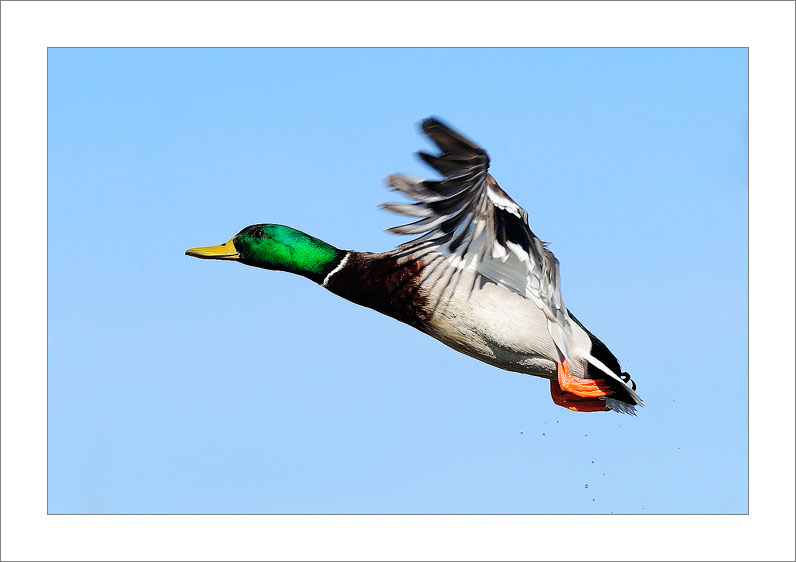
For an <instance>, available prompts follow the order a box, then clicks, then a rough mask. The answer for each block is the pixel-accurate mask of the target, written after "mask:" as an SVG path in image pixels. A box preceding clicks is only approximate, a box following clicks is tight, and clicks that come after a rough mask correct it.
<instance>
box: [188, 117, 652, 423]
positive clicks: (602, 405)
mask: <svg viewBox="0 0 796 562" xmlns="http://www.w3.org/2000/svg"><path fill="white" fill-rule="evenodd" d="M422 128H423V132H424V133H425V134H426V135H428V137H429V138H430V139H431V140H432V141H433V142H434V143H435V144H436V145H437V147H438V148H439V150H440V154H437V155H431V154H426V153H424V152H420V153H419V156H420V158H421V159H422V160H423V161H425V162H426V163H427V164H428V165H429V166H431V167H432V168H434V169H435V170H436V171H437V172H439V173H440V174H441V175H442V176H443V177H444V178H443V179H441V180H423V179H419V178H412V177H408V176H405V175H392V176H389V177H388V178H387V183H388V185H389V186H390V187H392V188H393V189H395V190H397V191H400V192H402V193H403V194H405V195H406V196H408V197H409V198H410V199H411V200H413V201H414V202H411V203H387V204H384V205H382V207H383V208H385V209H387V210H389V211H393V212H396V213H400V214H402V215H407V216H409V217H413V218H414V219H416V220H413V221H412V222H409V223H408V224H404V225H402V226H396V227H393V228H391V229H389V230H390V231H391V232H393V233H395V234H404V235H413V236H415V238H413V239H412V240H411V241H410V242H407V243H404V244H402V245H400V246H399V247H398V248H396V249H395V250H391V251H388V252H383V253H371V252H357V251H354V250H341V249H338V248H336V247H334V246H332V245H331V244H329V243H327V242H324V241H322V240H319V239H318V238H314V237H313V236H310V235H308V234H305V233H304V232H301V231H298V230H296V229H293V228H290V227H288V226H283V225H278V224H255V225H252V226H247V227H246V228H244V229H243V230H241V231H240V232H239V233H238V234H237V235H235V236H234V237H233V238H232V239H231V240H229V241H228V242H226V243H224V244H221V245H218V246H208V247H202V248H193V249H190V250H187V251H186V252H185V253H186V254H187V255H189V256H193V257H197V258H203V259H216V260H234V261H237V262H239V263H242V264H245V265H251V266H254V267H261V268H264V269H273V270H279V271H287V272H290V273H295V274H298V275H302V276H304V277H307V278H308V279H311V280H312V281H314V282H316V283H318V284H319V285H321V286H322V287H324V288H326V289H327V290H329V291H331V292H332V293H335V294H337V295H339V296H341V297H343V298H345V299H347V300H349V301H352V302H354V303H356V304H359V305H362V306H366V307H368V308H372V309H374V310H377V311H378V312H381V313H383V314H386V315H388V316H391V317H393V318H395V319H397V320H399V321H401V322H404V323H406V324H409V325H410V326H413V327H415V328H417V329H418V330H420V331H421V332H424V333H426V334H428V335H430V336H431V337H433V338H436V339H438V340H439V341H441V342H442V343H444V344H445V345H448V346H450V347H451V348H453V349H455V350H456V351H459V352H461V353H465V354H467V355H469V356H471V357H474V358H476V359H479V360H481V361H484V362H486V363H489V364H490V365H494V366H495V367H499V368H501V369H505V370H508V371H515V372H519V373H525V374H528V375H535V376H538V377H542V378H546V379H549V380H550V393H551V396H552V399H553V402H554V403H555V404H558V405H559V406H562V407H564V408H567V409H569V410H573V411H578V412H596V411H607V410H614V411H617V412H622V413H626V414H635V407H636V406H641V405H643V402H642V400H641V398H640V397H639V395H638V394H637V393H636V384H635V382H634V381H633V380H632V379H631V378H630V376H629V375H628V374H627V373H625V372H623V371H622V369H621V368H620V366H619V362H618V361H617V359H616V357H615V356H614V355H613V354H612V353H611V352H610V351H609V350H608V348H607V347H606V346H605V344H603V342H602V341H600V340H599V339H598V338H597V337H596V336H595V335H594V334H592V333H591V332H589V330H587V329H586V328H585V326H583V324H581V323H580V322H579V321H578V319H577V318H576V317H575V315H574V314H572V313H571V312H570V311H569V310H568V309H567V308H566V306H564V301H563V300H562V297H561V281H560V277H559V270H558V259H556V257H555V256H554V255H553V252H551V251H550V250H549V249H548V248H547V245H546V243H544V242H542V241H541V240H540V239H539V238H537V237H536V235H535V234H534V233H533V232H532V231H531V229H530V227H529V226H528V213H527V212H526V211H525V210H524V209H523V208H522V207H520V206H519V205H518V204H517V203H516V202H515V201H514V200H513V199H512V198H511V197H509V195H508V194H507V193H506V192H505V191H503V189H501V187H500V186H499V185H498V183H497V181H495V178H494V177H492V175H491V174H489V173H488V168H489V157H488V156H487V153H486V151H485V150H484V149H482V148H481V147H479V146H478V145H476V144H475V143H473V142H472V141H470V140H469V139H467V138H465V137H463V136H462V135H460V134H459V133H457V132H455V131H453V130H452V129H451V128H449V127H448V126H446V125H445V124H443V123H442V122H440V121H439V120H437V119H433V118H432V119H427V120H425V121H424V122H423V123H422Z"/></svg>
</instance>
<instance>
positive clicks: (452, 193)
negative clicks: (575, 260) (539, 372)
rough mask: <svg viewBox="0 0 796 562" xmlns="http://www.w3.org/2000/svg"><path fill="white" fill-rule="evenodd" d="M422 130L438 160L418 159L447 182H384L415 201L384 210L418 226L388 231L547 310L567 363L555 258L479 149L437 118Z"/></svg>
mask: <svg viewBox="0 0 796 562" xmlns="http://www.w3.org/2000/svg"><path fill="white" fill-rule="evenodd" d="M423 131H424V132H425V133H426V135H428V137H429V138H430V139H431V140H432V141H434V143H435V144H436V145H437V146H438V147H439V149H440V150H441V152H442V153H441V154H440V155H438V156H432V155H430V154H426V153H424V152H420V153H419V156H420V158H422V159H423V160H424V161H425V162H426V163H427V164H428V165H430V166H431V167H433V168H434V169H435V170H437V171H438V172H440V173H441V174H442V175H443V176H445V179H443V180H439V181H432V180H422V179H418V178H411V177H408V176H403V175H392V176H390V177H388V178H387V182H388V184H389V185H390V186H391V187H393V188H394V189H397V190H398V191H401V192H403V193H404V194H406V195H408V196H409V197H411V198H412V199H414V200H415V201H416V202H415V203H412V204H397V203H395V204H393V203H386V204H384V205H382V207H383V208H385V209H388V210H390V211H395V212H397V213H401V214H404V215H409V216H412V217H417V218H418V219H419V220H417V221H414V222H411V223H409V224H405V225H402V226H396V227H393V228H391V229H389V230H390V232H393V233H395V234H409V235H419V236H418V237H417V238H415V239H413V240H412V241H411V242H409V243H408V244H407V245H415V244H422V243H428V244H433V245H435V246H437V247H438V250H439V251H440V252H441V253H443V254H446V255H447V256H448V259H449V260H450V261H451V262H452V264H454V265H457V266H461V264H469V265H470V266H472V267H475V269H476V270H477V271H478V272H479V273H481V274H482V275H484V276H485V277H487V278H489V279H491V280H492V281H494V282H495V283H498V284H500V285H503V286H504V287H506V288H508V289H510V290H512V291H514V292H516V293H518V294H520V295H523V296H525V297H526V298H528V299H531V300H532V301H533V302H535V303H536V305H537V306H539V308H541V309H542V310H543V311H544V313H545V315H546V316H547V319H548V321H549V323H550V324H551V325H550V326H549V327H550V329H551V335H553V339H554V340H555V341H556V345H558V346H559V349H560V351H561V352H562V353H564V354H565V356H566V343H565V341H563V340H564V339H565V338H564V337H563V335H564V334H560V333H558V332H559V330H563V331H564V332H566V333H569V332H570V325H569V315H568V313H567V309H566V307H565V306H564V302H563V300H562V298H561V282H560V279H559V274H558V260H557V259H556V257H555V256H554V255H553V252H551V251H550V250H548V249H547V247H546V245H545V243H544V242H542V241H541V240H539V238H537V237H536V236H535V235H534V233H533V232H532V231H531V229H530V227H529V226H528V213H527V212H526V211H525V210H524V209H523V208H522V207H520V206H519V205H518V204H517V203H516V202H515V201H514V200H513V199H512V198H511V197H509V195H508V194H507V193H506V192H505V191H503V190H502V189H501V188H500V186H499V185H498V183H497V181H495V178H493V177H492V176H491V175H490V174H489V173H488V172H487V169H488V168H489V157H488V156H487V154H486V151H485V150H484V149H482V148H481V147H479V146H478V145H476V144H474V143H473V142H472V141H470V140H468V139H466V138H464V137H463V136H461V135H459V134H458V133H456V132H455V131H453V130H451V129H450V128H449V127H447V126H446V125H444V124H443V123H441V122H440V121H438V120H436V119H428V120H426V121H424V122H423ZM557 336H559V337H557Z"/></svg>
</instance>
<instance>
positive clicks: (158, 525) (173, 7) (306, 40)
mask: <svg viewBox="0 0 796 562" xmlns="http://www.w3.org/2000/svg"><path fill="white" fill-rule="evenodd" d="M0 10H2V51H1V52H2V98H0V99H1V101H2V120H0V124H1V126H2V168H0V172H1V173H2V176H1V177H2V205H1V206H0V212H2V220H1V221H0V225H1V229H2V230H1V234H2V237H1V240H2V283H1V284H0V287H1V288H2V309H1V310H2V350H3V353H2V395H1V396H2V473H1V475H2V495H0V498H1V501H2V543H1V547H2V552H1V553H0V556H1V557H2V559H3V560H181V559H193V560H226V559H229V560H255V559H260V560H274V559H276V560H306V559H340V560H367V559H403V560H411V559H426V560H440V559H460V560H461V559H473V560H475V559H484V560H486V559H503V560H518V559H524V560H530V559H543V560H572V559H595V560H643V559H668V560H673V559H679V558H683V559H692V560H699V559H727V560H730V559H736V560H754V559H759V560H766V559H767V560H793V559H794V545H793V529H794V408H793V401H792V397H793V396H794V380H793V373H794V357H793V342H794V66H796V65H795V64H794V15H795V14H794V3H792V2H641V3H636V2H561V3H557V2H537V3H525V2H488V3H481V2H465V3H462V2H456V3H449V2H381V3H369V2H303V3H290V2H272V3H258V2H228V3H223V2H112V3H105V2H7V1H6V2H3V3H2V6H1V7H0ZM429 21H432V22H445V24H444V25H436V26H434V31H433V33H428V31H427V30H428V26H427V25H423V22H429ZM331 22H334V23H333V24H332V23H331ZM50 46H58V47H67V46H126V47H132V46H175V47H176V46H242V47H251V46H327V47H328V46H426V47H429V46H512V47H518V46H545V47H556V46H561V47H573V46H589V47H599V46H605V47H612V46H650V47H666V46H671V47H683V46H688V47H697V46H704V47H716V46H723V47H728V46H732V47H749V48H750V59H749V60H750V127H749V131H750V171H751V175H750V203H749V207H750V259H749V266H750V286H749V294H750V311H749V312H750V313H749V322H750V338H749V345H750V348H749V356H750V360H751V361H750V363H751V364H750V508H749V509H750V515H748V516H653V515H648V516H611V519H601V520H600V521H595V520H593V519H592V518H591V517H589V516H523V515H514V516H300V515H299V516H233V515H226V516H48V515H46V505H47V504H46V495H45V493H46V468H47V467H46V462H45V459H46V431H47V428H46V423H45V420H46V407H45V398H46V390H47V389H46V372H47V360H46V347H47V332H46V320H47V314H46V298H47V289H46V280H47V275H46V267H47V264H46V259H45V257H46V256H45V254H44V252H42V251H41V249H43V248H45V247H46V245H47V237H46V230H45V228H44V225H45V224H46V208H47V206H46V204H47V199H46V185H47V184H46V182H47V176H46V169H47V168H46V158H47V152H46V151H47V145H46V131H47V128H46V127H47V122H46V118H47V115H46V107H47V106H46V95H47V90H46V81H47V67H46V64H47V47H50ZM20 233H24V234H25V242H26V243H25V246H21V245H20V242H19V238H18V235H19V234H20ZM31 247H32V248H34V250H35V251H32V252H31V251H26V250H27V249H28V248H31ZM738 251H744V249H743V248H738ZM705 360H706V361H709V358H708V357H706V358H705ZM695 368H696V369H697V370H698V366H695ZM709 399H710V397H706V400H709ZM727 407H729V408H731V407H733V405H732V404H728V405H727ZM684 421H685V420H684ZM716 470H721V467H716ZM532 477H534V476H533V475H529V478H532ZM603 517H604V516H603ZM583 524H586V525H587V526H588V527H587V528H590V529H592V530H593V532H594V533H595V535H594V536H595V540H594V541H592V540H584V541H578V540H573V535H572V531H570V530H569V529H571V528H572V525H574V526H575V527H574V528H575V529H577V527H578V526H580V525H583ZM611 529H614V530H615V531H611ZM576 532H577V531H576ZM608 538H610V541H611V542H610V546H608V547H607V548H602V547H601V544H602V543H603V541H604V540H605V539H608Z"/></svg>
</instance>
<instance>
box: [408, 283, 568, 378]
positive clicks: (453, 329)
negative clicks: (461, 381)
mask: <svg viewBox="0 0 796 562" xmlns="http://www.w3.org/2000/svg"><path fill="white" fill-rule="evenodd" d="M449 273H450V270H447V272H446V273H445V274H444V275H442V276H441V275H440V274H435V272H433V271H432V272H431V273H430V274H429V275H428V277H427V278H426V279H425V280H424V281H423V287H424V288H426V289H427V290H428V291H429V296H430V298H431V302H434V303H438V304H437V306H436V309H435V310H434V311H433V314H432V316H431V320H430V322H429V335H431V336H433V337H434V338H436V339H438V340H440V341H441V342H442V343H444V344H445V345H448V346H450V347H452V348H453V349H455V350H457V351H460V352H461V353H465V354H467V355H470V356H471V357H475V358H476V359H479V360H481V361H484V362H486V363H489V364H490V365H494V366H496V367H500V368H501V369H506V370H509V371H516V372H520V373H525V374H529V375H536V376H539V377H545V378H551V379H552V378H555V377H556V362H557V361H558V352H557V350H556V348H555V344H554V343H553V340H552V338H551V337H550V333H549V332H548V330H547V318H546V317H545V315H544V313H543V312H542V311H541V310H540V309H539V307H537V306H536V305H535V304H534V303H533V302H531V301H529V300H528V299H526V298H524V297H522V296H520V295H518V294H517V293H514V292H512V291H510V290H508V289H506V288H504V287H501V286H499V285H497V284H495V283H494V282H492V281H490V280H488V279H486V278H485V277H483V276H482V275H480V274H477V273H475V272H474V271H472V270H459V271H457V272H456V274H454V275H453V277H452V278H451V279H450V280H448V279H447V275H448V274H449Z"/></svg>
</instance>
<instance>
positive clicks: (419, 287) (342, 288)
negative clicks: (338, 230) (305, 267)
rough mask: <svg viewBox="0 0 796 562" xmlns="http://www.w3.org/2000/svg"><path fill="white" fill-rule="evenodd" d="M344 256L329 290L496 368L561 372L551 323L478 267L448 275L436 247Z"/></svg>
mask: <svg viewBox="0 0 796 562" xmlns="http://www.w3.org/2000/svg"><path fill="white" fill-rule="evenodd" d="M346 256H347V259H346V261H345V264H344V267H343V268H341V269H339V270H338V271H336V272H333V273H331V274H330V275H329V277H328V279H326V280H324V282H323V283H322V285H323V286H324V287H326V288H327V289H328V290H329V291H331V292H333V293H335V294H336V295H339V296H341V297H343V298H345V299H348V300H350V301H352V302H355V303H357V304H360V305H362V306H366V307H368V308H373V309H375V310H378V311H379V312H381V313H383V314H386V315H388V316H391V317H393V318H395V319H396V320H400V321H401V322H404V323H406V324H409V325H410V326H412V327H414V328H417V329H418V330H420V331H421V332H424V333H426V334H428V335H430V336H432V337H434V338H436V339H438V340H439V341H441V342H442V343H444V344H445V345H447V346H449V347H452V348H453V349H455V350H456V351H460V352H461V353H464V354H466V355H469V356H471V357H475V358H476V359H479V360H481V361H484V362H486V363H489V364H490V365H494V366H495V367H499V368H501V369H506V370H509V371H516V372H520V373H525V374H529V375H537V376H543V377H545V378H551V379H552V378H555V377H556V361H555V360H554V359H553V358H554V357H555V356H556V352H555V344H554V343H553V340H552V338H551V337H550V334H549V333H548V331H547V327H546V323H547V320H546V318H545V316H544V313H543V312H542V311H541V310H540V309H539V308H538V307H537V306H535V305H534V304H533V303H531V302H530V301H529V300H527V299H525V298H524V297H521V296H520V295H518V294H516V293H514V292H512V291H509V290H508V289H505V288H503V287H501V286H500V285H497V284H496V283H494V282H492V281H491V280H489V279H487V278H485V277H484V276H483V275H481V274H479V273H477V272H475V271H473V270H463V271H459V272H456V273H455V275H451V273H452V272H451V271H450V270H449V269H447V268H445V267H440V264H441V263H442V262H443V259H444V258H443V256H441V255H440V254H439V253H438V252H435V251H428V250H427V251H418V252H406V251H400V250H396V251H392V252H384V253H381V254H372V253H369V252H353V251H352V252H349V253H347V254H346ZM435 265H436V267H435ZM583 335H584V336H585V337H586V338H588V336H586V335H585V333H584V334H583Z"/></svg>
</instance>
